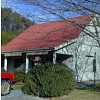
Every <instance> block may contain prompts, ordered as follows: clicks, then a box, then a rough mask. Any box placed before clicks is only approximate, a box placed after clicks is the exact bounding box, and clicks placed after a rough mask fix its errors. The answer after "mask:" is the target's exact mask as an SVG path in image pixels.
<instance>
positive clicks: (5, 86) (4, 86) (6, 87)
mask: <svg viewBox="0 0 100 100" xmlns="http://www.w3.org/2000/svg"><path fill="white" fill-rule="evenodd" d="M10 92H11V84H10V82H9V81H8V80H1V95H2V96H4V95H8V94H9V93H10Z"/></svg>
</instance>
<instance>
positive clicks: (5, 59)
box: [4, 56, 7, 71]
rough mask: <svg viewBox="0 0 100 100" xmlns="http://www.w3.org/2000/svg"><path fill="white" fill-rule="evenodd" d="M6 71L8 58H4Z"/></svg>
mask: <svg viewBox="0 0 100 100" xmlns="http://www.w3.org/2000/svg"><path fill="white" fill-rule="evenodd" d="M4 70H5V71H7V57H6V56H5V58H4Z"/></svg>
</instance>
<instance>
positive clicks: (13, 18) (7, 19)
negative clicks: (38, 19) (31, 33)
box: [1, 8, 35, 32]
mask: <svg viewBox="0 0 100 100" xmlns="http://www.w3.org/2000/svg"><path fill="white" fill-rule="evenodd" d="M1 13H2V14H1V31H2V32H13V31H18V32H21V31H23V30H25V29H26V28H28V27H29V26H31V25H33V24H35V22H31V20H29V19H26V18H25V17H23V16H21V15H20V14H18V13H17V12H13V11H12V10H11V9H10V8H1Z"/></svg>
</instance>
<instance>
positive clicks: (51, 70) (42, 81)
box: [22, 64, 76, 97]
mask: <svg viewBox="0 0 100 100" xmlns="http://www.w3.org/2000/svg"><path fill="white" fill-rule="evenodd" d="M75 83H76V82H75V79H74V77H73V75H72V74H71V72H70V71H69V70H68V69H66V68H65V67H63V66H61V65H53V64H45V65H39V66H36V67H34V68H33V69H32V70H31V71H29V72H28V73H27V76H26V79H25V85H24V87H23V88H22V90H23V92H24V93H26V94H31V95H38V96H46V97H54V96H61V95H64V94H68V93H69V92H70V91H71V90H73V89H74V88H75Z"/></svg>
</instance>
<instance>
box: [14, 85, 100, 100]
mask: <svg viewBox="0 0 100 100" xmlns="http://www.w3.org/2000/svg"><path fill="white" fill-rule="evenodd" d="M23 85H24V84H23V83H16V84H14V85H13V89H21V87H22V86H23ZM98 90H99V91H98ZM49 100H100V84H98V85H97V86H96V91H93V86H90V87H82V86H81V87H77V88H76V89H75V90H74V91H72V92H71V93H70V94H68V95H64V96H61V97H52V98H50V99H49Z"/></svg>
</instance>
